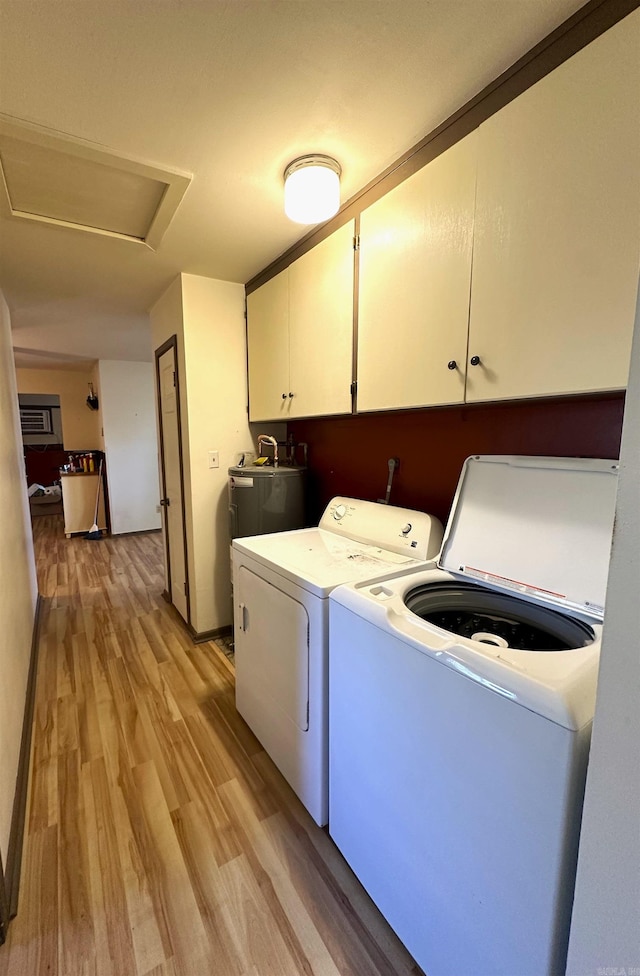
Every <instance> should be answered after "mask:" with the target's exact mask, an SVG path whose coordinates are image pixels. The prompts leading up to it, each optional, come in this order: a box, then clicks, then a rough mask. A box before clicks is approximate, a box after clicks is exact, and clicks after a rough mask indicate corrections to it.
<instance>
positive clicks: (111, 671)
mask: <svg viewBox="0 0 640 976" xmlns="http://www.w3.org/2000/svg"><path fill="white" fill-rule="evenodd" d="M34 541H35V549H36V561H37V568H38V583H39V590H40V594H41V597H42V608H41V627H40V645H39V662H38V675H37V688H36V703H35V714H34V733H33V742H32V759H31V779H30V787H29V798H28V803H27V816H26V833H25V843H24V852H23V862H22V882H21V888H20V903H19V910H18V915H17V917H16V918H15V919H14V921H13V922H12V923H11V925H10V927H9V934H8V938H7V942H6V944H5V945H4V946H3V947H0V976H45V974H46V976H85V974H87V976H177V974H180V976H302V974H306V976H409V974H412V976H417V974H419V973H420V970H419V969H418V968H417V967H416V965H415V963H413V961H412V959H411V958H410V957H409V955H408V954H407V953H406V951H405V950H404V949H403V947H402V946H401V945H400V943H399V942H398V940H397V939H396V938H395V936H394V935H393V933H392V932H391V930H390V929H389V927H388V926H387V925H386V923H385V922H384V920H383V919H382V918H381V916H380V915H379V913H378V912H377V911H376V909H375V908H374V907H373V905H372V904H371V902H370V900H369V899H368V897H367V896H366V894H365V893H364V891H363V889H362V888H361V887H360V886H359V884H358V883H357V882H356V881H355V879H354V877H353V875H352V874H351V872H350V871H349V869H348V867H347V866H346V864H345V862H344V861H343V859H342V858H341V856H340V855H339V854H338V852H337V850H336V848H335V847H334V845H333V843H332V842H331V841H330V840H329V838H328V836H327V834H326V831H323V830H320V829H319V828H318V827H316V826H315V824H314V823H313V822H312V820H311V818H310V817H309V816H308V815H307V813H306V811H305V810H304V808H303V807H302V806H301V804H300V803H299V802H298V800H297V798H296V797H295V796H294V794H293V793H292V792H291V790H290V789H289V787H288V786H287V784H286V783H285V782H284V780H283V779H282V777H281V776H280V774H279V773H278V771H277V770H276V769H275V767H274V766H273V764H272V762H271V761H270V759H269V758H268V757H267V755H266V754H265V753H264V751H263V750H262V748H261V746H260V744H259V743H258V741H257V740H256V739H255V738H254V736H253V735H252V734H251V732H250V731H249V729H248V728H247V726H246V725H245V724H244V722H243V721H242V719H241V718H240V717H239V716H238V714H237V713H236V711H235V707H234V689H233V667H232V665H231V664H230V663H229V661H228V659H227V658H226V657H225V655H224V653H223V652H222V650H221V649H220V648H219V647H218V646H217V645H216V644H215V643H214V642H209V643H205V644H199V645H196V644H193V643H192V641H191V639H190V637H189V636H188V634H187V633H186V631H185V629H184V627H183V625H182V623H181V621H180V620H179V618H178V617H177V615H176V614H175V611H173V609H172V608H171V607H169V606H168V605H167V604H166V603H165V602H164V600H163V599H162V597H161V595H160V594H161V590H162V588H163V585H164V580H163V554H162V540H161V536H160V534H159V533H152V534H144V535H131V536H121V537H117V538H105V539H101V540H99V541H96V542H90V541H87V540H85V539H84V538H73V539H71V540H67V539H66V538H65V536H64V533H63V529H62V519H61V517H60V516H41V517H38V518H35V519H34Z"/></svg>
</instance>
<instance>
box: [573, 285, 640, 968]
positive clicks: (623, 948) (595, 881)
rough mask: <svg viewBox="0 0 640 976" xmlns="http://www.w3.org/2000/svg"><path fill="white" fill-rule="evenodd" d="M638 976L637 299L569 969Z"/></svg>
mask: <svg viewBox="0 0 640 976" xmlns="http://www.w3.org/2000/svg"><path fill="white" fill-rule="evenodd" d="M599 972H602V973H605V972H610V973H614V972H615V973H626V974H627V976H631V973H632V972H633V973H634V974H640V297H639V306H638V310H637V312H636V327H635V336H634V345H633V351H632V355H631V374H630V377H629V388H628V392H627V398H626V406H625V416H624V426H623V433H622V448H621V455H620V480H619V485H618V503H617V511H616V522H615V530H614V537H613V549H612V554H611V565H610V569H609V585H608V590H607V613H606V619H605V625H604V634H603V643H602V652H601V656H600V674H599V678H598V698H597V702H596V714H595V719H594V725H593V738H592V741H591V756H590V760H589V772H588V775H587V788H586V794H585V803H584V814H583V821H582V833H581V836H580V852H579V857H578V875H577V881H576V892H575V901H574V907H573V917H572V921H571V937H570V941H569V957H568V964H567V974H568V976H591V974H593V976H597V974H598V973H599Z"/></svg>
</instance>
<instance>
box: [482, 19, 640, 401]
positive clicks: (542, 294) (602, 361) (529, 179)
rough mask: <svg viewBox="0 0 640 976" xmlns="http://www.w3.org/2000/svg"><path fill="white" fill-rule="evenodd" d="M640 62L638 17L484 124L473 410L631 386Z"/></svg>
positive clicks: (638, 227)
mask: <svg viewBox="0 0 640 976" xmlns="http://www.w3.org/2000/svg"><path fill="white" fill-rule="evenodd" d="M639 52H640V13H639V12H635V13H634V14H631V15H630V16H628V17H626V18H625V20H623V21H621V22H620V23H619V24H617V25H616V26H615V27H613V28H611V29H610V30H609V31H607V32H606V33H605V34H603V35H602V36H601V37H599V38H598V39H597V40H595V41H594V42H593V43H591V44H590V45H588V47H586V48H584V49H583V50H582V51H580V52H579V53H578V54H576V55H575V56H574V57H572V58H571V59H570V60H569V61H567V62H565V64H563V65H561V66H560V67H559V68H558V69H557V70H555V71H554V72H553V73H552V74H550V75H548V76H547V77H546V78H544V79H542V81H540V82H538V83H537V84H536V85H534V86H533V87H532V88H531V89H529V90H528V91H527V92H525V93H524V94H523V95H521V96H520V97H519V98H517V99H516V100H515V101H514V102H512V103H511V104H510V105H508V106H507V107H506V108H504V109H503V110H502V111H500V112H499V113H497V114H496V115H495V116H493V117H492V118H491V119H489V120H488V121H487V122H485V123H484V124H483V125H482V126H480V130H479V136H480V138H479V152H478V159H479V161H478V190H477V209H476V223H475V241H474V256H473V288H472V295H471V319H470V331H469V357H470V358H471V357H472V356H473V357H478V358H479V360H480V362H479V364H478V365H476V366H471V367H469V369H468V382H467V400H471V401H473V400H496V399H503V398H510V397H521V396H546V395H549V394H558V393H576V392H586V391H598V390H609V389H615V388H621V387H624V386H625V385H626V382H627V372H628V367H629V357H630V348H631V336H632V332H633V319H634V307H635V298H636V288H637V284H638V264H639V259H640V58H639V57H638V54H639Z"/></svg>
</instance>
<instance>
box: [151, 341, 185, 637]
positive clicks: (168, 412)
mask: <svg viewBox="0 0 640 976" xmlns="http://www.w3.org/2000/svg"><path fill="white" fill-rule="evenodd" d="M177 383H178V380H177V366H176V356H175V347H174V346H173V345H172V346H171V347H170V348H169V349H167V350H166V352H163V353H162V354H161V355H160V356H159V357H158V384H159V390H158V396H159V401H160V439H161V447H162V450H161V458H162V472H161V474H162V485H163V491H164V497H163V498H162V500H161V502H160V504H161V505H162V509H163V512H164V518H163V523H162V524H163V531H164V537H165V545H166V552H167V559H166V586H167V593H168V594H169V596H170V597H171V602H172V603H173V605H174V607H175V608H176V610H177V611H178V613H179V614H180V616H181V617H183V618H184V620H186V622H187V623H189V598H188V585H187V564H186V558H185V552H186V546H185V525H184V504H183V494H182V458H181V454H182V452H181V442H180V405H179V400H178V385H177Z"/></svg>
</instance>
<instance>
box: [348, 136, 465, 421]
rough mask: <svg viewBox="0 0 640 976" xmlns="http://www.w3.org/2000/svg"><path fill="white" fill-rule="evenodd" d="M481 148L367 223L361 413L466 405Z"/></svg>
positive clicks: (419, 176) (408, 186) (397, 196)
mask: <svg viewBox="0 0 640 976" xmlns="http://www.w3.org/2000/svg"><path fill="white" fill-rule="evenodd" d="M477 141H478V137H477V132H472V133H471V134H470V135H469V136H467V137H466V138H465V139H462V140H461V141H460V142H458V143H456V145H455V146H452V147H451V149H448V150H447V151H446V152H444V153H442V155H441V156H438V157H437V159H434V160H433V161H432V162H431V163H429V164H428V165H427V166H425V167H424V168H423V169H421V170H419V171H418V172H417V173H415V174H414V175H413V176H411V177H410V178H409V179H408V180H406V181H405V182H404V183H401V184H400V185H399V186H397V187H396V188H395V189H393V190H391V192H390V193H387V194H386V195H385V196H384V197H382V198H381V199H380V200H378V201H376V203H374V204H372V206H371V207H369V208H367V209H366V210H365V211H364V212H363V214H362V216H361V218H360V282H359V310H358V410H359V411H363V410H385V409H392V408H397V407H418V406H430V405H434V404H444V403H462V401H463V400H464V384H465V363H466V358H467V329H468V322H469V290H470V287H471V251H472V244H473V211H474V204H475V185H476V155H477Z"/></svg>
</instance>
